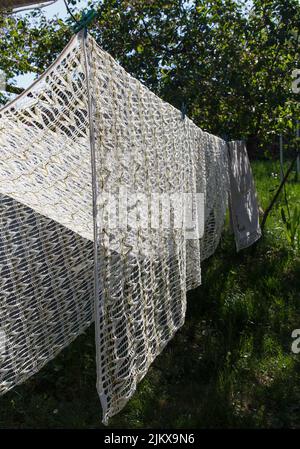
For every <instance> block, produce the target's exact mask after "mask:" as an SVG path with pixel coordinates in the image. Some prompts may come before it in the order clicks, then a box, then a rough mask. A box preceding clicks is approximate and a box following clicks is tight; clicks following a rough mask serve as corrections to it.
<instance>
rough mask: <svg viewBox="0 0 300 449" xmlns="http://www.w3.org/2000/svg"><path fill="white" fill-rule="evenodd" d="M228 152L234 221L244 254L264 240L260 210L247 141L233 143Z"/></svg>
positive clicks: (235, 232) (230, 199)
mask: <svg viewBox="0 0 300 449" xmlns="http://www.w3.org/2000/svg"><path fill="white" fill-rule="evenodd" d="M228 152H229V179H230V191H229V210H230V221H231V225H232V228H233V232H234V236H235V243H236V248H237V251H240V250H241V249H243V248H247V247H248V246H250V245H252V244H253V243H254V242H256V241H257V240H258V239H259V238H260V237H261V229H260V225H259V207H258V202H257V196H256V190H255V184H254V180H253V175H252V171H251V166H250V162H249V158H248V154H247V149H246V145H245V142H244V141H234V142H229V144H228Z"/></svg>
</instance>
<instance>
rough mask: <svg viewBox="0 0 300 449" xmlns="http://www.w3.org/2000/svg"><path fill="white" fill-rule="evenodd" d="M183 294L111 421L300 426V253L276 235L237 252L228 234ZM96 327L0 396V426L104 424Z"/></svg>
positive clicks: (118, 424) (129, 425) (188, 425)
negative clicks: (157, 349)
mask: <svg viewBox="0 0 300 449" xmlns="http://www.w3.org/2000/svg"><path fill="white" fill-rule="evenodd" d="M202 274H203V285H202V286H201V287H199V288H198V289H196V290H194V291H192V292H189V294H188V310H187V318H186V323H185V325H184V326H183V327H182V328H181V329H180V331H179V332H178V333H177V335H176V336H175V338H174V339H173V340H172V341H171V342H170V343H169V345H168V346H167V348H166V349H165V350H164V351H163V353H162V354H161V355H160V356H159V357H158V358H157V359H156V361H155V362H154V363H153V365H152V367H151V368H150V370H149V373H148V374H147V376H146V377H145V378H144V380H143V381H142V383H141V384H140V385H139V387H138V390H137V393H136V394H135V396H134V397H133V398H132V400H131V401H130V402H129V404H128V405H127V406H126V408H125V409H124V410H123V411H122V412H121V413H120V414H119V415H117V416H116V417H114V418H113V419H111V421H110V426H109V427H111V428H115V427H119V428H120V427H121V428H138V427H144V428H240V427H242V428H244V427H253V428H263V427H300V410H299V405H298V404H299V402H300V386H299V385H300V383H299V366H300V355H299V356H297V355H293V354H292V353H291V350H290V347H291V343H292V341H291V332H292V330H293V329H295V328H298V327H299V328H300V315H299V310H300V309H299V305H300V304H299V303H300V298H299V291H300V288H299V287H300V261H299V258H297V257H296V256H293V255H291V253H289V251H288V250H286V249H284V248H281V247H280V246H278V247H277V246H276V241H268V239H264V240H263V241H261V242H260V243H259V244H258V245H257V246H256V248H254V249H248V250H244V251H243V252H241V253H239V254H236V252H235V248H234V246H233V242H232V237H231V236H228V235H225V237H223V240H222V242H221V245H220V247H219V249H218V251H217V252H216V254H215V255H214V256H213V257H211V258H210V259H209V260H207V261H206V262H204V263H203V269H202ZM94 360H95V357H94V336H93V329H90V330H89V331H88V332H87V333H86V334H85V335H83V336H81V337H79V338H78V339H77V340H76V342H74V343H73V344H72V345H70V346H69V347H68V348H67V349H66V350H65V351H63V353H62V354H60V355H59V356H58V357H57V358H56V359H55V360H54V361H52V362H50V363H49V364H48V365H47V366H46V367H45V368H44V369H43V370H41V372H40V373H38V374H37V375H36V376H34V377H33V378H31V379H30V380H29V381H27V382H26V383H25V384H23V385H21V386H19V387H17V388H15V389H14V390H13V391H11V392H9V393H8V394H6V395H5V396H4V397H2V398H0V427H1V428H5V427H13V428H17V427H26V428H40V427H44V428H59V427H67V428H95V427H101V426H102V425H101V407H100V403H99V401H98V397H97V393H96V389H95V383H96V375H95V372H96V367H95V361H94Z"/></svg>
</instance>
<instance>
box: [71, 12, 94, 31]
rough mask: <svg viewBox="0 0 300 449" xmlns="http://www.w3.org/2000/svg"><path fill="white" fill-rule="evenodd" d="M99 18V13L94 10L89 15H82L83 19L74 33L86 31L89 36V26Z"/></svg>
mask: <svg viewBox="0 0 300 449" xmlns="http://www.w3.org/2000/svg"><path fill="white" fill-rule="evenodd" d="M96 17H97V12H96V11H95V10H94V9H93V8H92V9H90V10H89V11H88V12H87V13H84V12H83V13H82V16H81V19H80V20H79V21H78V22H77V23H76V24H75V25H74V26H73V30H74V33H78V32H79V31H81V30H83V29H84V32H85V34H87V29H88V26H89V25H90V24H91V23H92V21H93V20H94V19H95V18H96Z"/></svg>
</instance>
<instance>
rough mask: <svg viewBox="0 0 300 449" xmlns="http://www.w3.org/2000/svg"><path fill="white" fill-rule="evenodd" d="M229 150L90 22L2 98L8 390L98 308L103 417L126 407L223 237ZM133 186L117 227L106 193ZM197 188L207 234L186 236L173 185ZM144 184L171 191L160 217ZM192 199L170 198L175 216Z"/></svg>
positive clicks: (4, 381) (1, 232)
mask: <svg viewBox="0 0 300 449" xmlns="http://www.w3.org/2000/svg"><path fill="white" fill-rule="evenodd" d="M227 163H228V161H227V147H226V143H225V141H223V140H222V139H220V138H218V137H215V136H213V135H210V134H208V133H205V132H203V131H202V130H201V129H200V128H198V127H197V126H196V125H195V124H194V123H193V122H192V121H191V120H190V119H189V118H187V117H186V118H184V119H183V118H182V116H181V113H180V112H179V111H178V110H177V109H175V108H174V107H172V106H171V105H169V104H168V103H165V102H164V101H162V100H161V99H160V98H158V97H157V96H156V95H155V94H154V93H152V92H151V91H150V90H149V89H147V88H146V87H145V86H144V85H143V84H141V83H140V82H139V81H138V80H136V79H135V78H133V77H131V76H130V75H129V74H128V73H126V71H125V70H124V69H123V68H122V67H121V66H120V65H119V64H118V63H117V62H116V61H115V60H114V59H113V58H112V57H111V56H110V55H109V54H108V53H106V52H104V51H103V50H102V49H101V48H100V47H99V46H98V45H97V44H96V42H95V41H94V40H93V39H92V38H91V37H90V36H88V37H87V38H86V39H85V38H84V35H83V33H79V34H78V35H77V36H75V37H74V38H73V39H72V40H71V42H70V44H69V45H68V46H67V47H66V49H65V50H64V51H63V53H62V54H61V56H60V57H59V58H58V60H57V61H56V62H55V63H54V64H53V66H51V67H50V68H49V69H48V71H47V72H46V73H45V74H44V75H43V76H42V77H41V78H40V79H39V80H38V81H37V82H35V83H34V84H33V86H32V87H31V88H29V89H28V90H27V91H26V92H25V93H24V94H23V95H21V96H20V97H18V98H17V99H16V100H15V101H13V102H12V103H10V104H9V105H7V106H6V107H4V108H3V109H2V110H1V111H0V194H1V196H0V272H1V277H0V332H1V333H2V334H1V335H2V337H3V338H5V351H4V350H3V351H2V352H0V392H1V393H5V392H6V391H8V390H9V389H11V388H12V387H14V386H15V385H17V384H19V383H20V382H23V381H24V380H26V379H27V378H28V377H29V376H31V375H32V374H34V373H35V372H37V371H38V370H39V369H40V368H41V367H42V366H43V365H44V364H45V363H46V362H48V361H49V360H51V359H52V358H53V357H55V355H56V354H58V353H59V351H61V350H62V349H63V348H64V347H66V346H67V345H68V344H69V343H70V342H71V341H72V340H74V338H76V336H77V335H79V334H80V333H81V332H83V331H84V330H85V329H86V328H87V327H88V326H89V325H90V323H91V322H92V321H93V320H94V319H95V334H96V358H97V378H98V380H97V389H98V392H99V396H100V399H101V404H102V408H103V421H104V423H107V421H108V419H109V417H111V416H113V415H114V414H116V413H117V412H118V411H120V410H121V409H122V408H123V407H124V405H125V404H126V402H127V401H128V400H129V399H130V397H132V395H133V393H134V391H135V389H136V385H137V383H138V382H139V381H140V380H141V379H142V378H143V377H144V376H145V374H146V373H147V370H148V368H149V366H150V365H151V363H152V362H153V360H154V359H155V357H156V356H157V355H158V354H159V353H160V352H161V351H162V349H163V348H164V347H165V345H166V344H167V343H168V341H169V340H170V339H171V338H172V337H173V336H174V334H175V332H176V331H177V330H178V329H179V328H180V327H181V326H182V325H183V323H184V319H185V311H186V292H187V290H189V289H191V288H195V287H197V286H198V285H200V283H201V269H200V264H201V260H203V259H205V258H207V257H209V256H210V255H211V254H213V253H214V251H215V249H216V247H217V245H218V242H219V239H220V235H221V231H222V227H223V223H224V218H225V212H226V208H227V193H228V166H227ZM124 191H125V192H126V195H127V198H128V202H127V207H128V210H129V214H130V216H131V218H132V217H134V223H135V226H131V225H130V224H129V221H128V222H127V221H123V218H124V215H122V214H123V212H124V211H123V212H122V210H121V207H120V206H117V207H116V210H117V212H118V220H117V222H116V226H115V227H107V226H106V225H105V220H104V217H105V216H106V215H107V206H108V200H107V198H109V199H112V201H114V199H115V198H120V195H121V194H122V192H123V193H124ZM197 193H202V194H203V198H204V211H203V213H204V223H205V225H204V235H203V236H202V238H201V239H200V238H194V239H186V232H185V229H183V228H182V227H175V226H171V225H170V226H165V223H164V222H163V220H164V218H163V207H162V205H161V204H162V203H161V198H169V197H170V196H171V195H175V196H176V195H177V197H176V198H178V195H179V196H180V195H185V194H192V195H196V194H197ZM141 195H143V197H144V198H146V199H147V201H148V203H149V202H150V203H151V204H156V205H157V204H158V203H157V201H158V200H157V198H159V204H160V206H159V207H157V208H156V211H154V212H157V215H156V226H151V219H152V218H153V215H154V213H153V211H152V212H151V208H150V209H149V208H148V209H145V208H141V204H140V197H141ZM195 207H196V214H197V213H198V212H201V211H199V210H197V207H199V204H198V205H197V204H196V206H195ZM182 208H183V204H176V202H175V203H174V204H171V205H170V210H171V224H172V223H173V222H174V221H175V218H174V217H175V215H176V213H177V212H178V210H180V209H182ZM145 210H146V212H145ZM127 212H128V211H126V213H127ZM172 217H173V218H172ZM127 218H128V217H127ZM172 220H173V222H172ZM145 223H146V225H145ZM149 223H150V224H149ZM173 224H174V223H173Z"/></svg>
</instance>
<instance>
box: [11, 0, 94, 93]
mask: <svg viewBox="0 0 300 449" xmlns="http://www.w3.org/2000/svg"><path fill="white" fill-rule="evenodd" d="M87 4H88V0H81V1H80V2H78V4H77V6H78V7H80V8H81V7H85V6H87ZM43 13H44V14H45V16H46V17H48V18H49V19H51V18H53V17H55V16H58V17H60V18H65V17H67V16H68V12H67V10H66V7H65V4H64V1H63V0H57V1H56V2H55V3H54V4H53V5H50V6H47V7H46V8H43ZM26 14H28V12H19V13H17V14H16V16H17V17H24V16H25V15H26ZM14 80H15V81H16V85H17V86H18V87H23V88H25V89H26V88H27V87H29V86H30V84H31V83H32V82H33V80H34V75H33V74H32V73H26V75H19V76H16V77H15V78H14Z"/></svg>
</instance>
